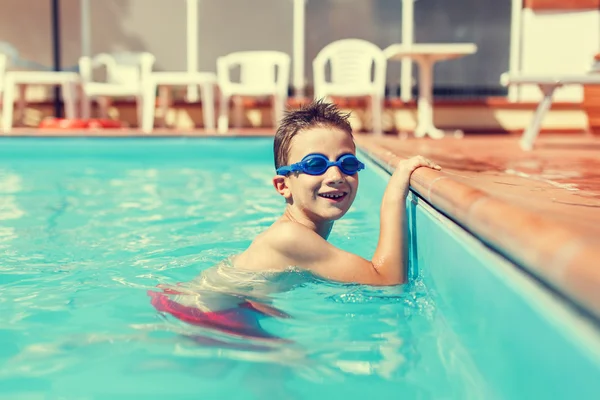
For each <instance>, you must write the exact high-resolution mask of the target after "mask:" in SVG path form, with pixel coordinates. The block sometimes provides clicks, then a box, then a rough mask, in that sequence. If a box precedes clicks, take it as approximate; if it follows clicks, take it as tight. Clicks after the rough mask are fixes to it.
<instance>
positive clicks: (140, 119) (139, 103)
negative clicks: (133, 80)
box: [135, 94, 144, 129]
mask: <svg viewBox="0 0 600 400" xmlns="http://www.w3.org/2000/svg"><path fill="white" fill-rule="evenodd" d="M135 108H136V110H135V111H136V113H137V127H138V129H143V126H144V96H143V95H141V94H138V95H137V96H135Z"/></svg>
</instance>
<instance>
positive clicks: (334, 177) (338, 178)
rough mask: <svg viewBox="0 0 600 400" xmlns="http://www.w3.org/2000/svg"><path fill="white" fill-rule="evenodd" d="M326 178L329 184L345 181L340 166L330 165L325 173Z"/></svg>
mask: <svg viewBox="0 0 600 400" xmlns="http://www.w3.org/2000/svg"><path fill="white" fill-rule="evenodd" d="M325 180H326V181H327V183H329V184H339V183H343V182H344V175H343V174H342V171H340V169H339V168H338V167H335V166H334V167H329V169H328V170H327V172H326V173H325Z"/></svg>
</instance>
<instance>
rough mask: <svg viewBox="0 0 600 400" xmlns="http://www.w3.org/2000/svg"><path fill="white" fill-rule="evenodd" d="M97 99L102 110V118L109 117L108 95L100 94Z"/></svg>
mask: <svg viewBox="0 0 600 400" xmlns="http://www.w3.org/2000/svg"><path fill="white" fill-rule="evenodd" d="M96 101H97V103H98V108H99V110H100V118H102V119H108V102H109V100H108V97H104V96H100V97H98V98H97V100H96Z"/></svg>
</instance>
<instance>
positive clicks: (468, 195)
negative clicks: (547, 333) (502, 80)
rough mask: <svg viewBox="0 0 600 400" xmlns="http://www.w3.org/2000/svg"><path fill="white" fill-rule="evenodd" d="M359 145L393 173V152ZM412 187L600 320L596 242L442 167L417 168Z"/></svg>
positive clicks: (362, 142)
mask: <svg viewBox="0 0 600 400" xmlns="http://www.w3.org/2000/svg"><path fill="white" fill-rule="evenodd" d="M356 142H357V144H358V146H359V147H360V148H361V150H363V151H364V152H365V153H367V154H368V155H370V156H371V157H374V158H375V159H377V160H378V161H379V162H380V163H381V164H382V165H383V166H385V168H386V169H387V170H388V171H393V170H394V167H395V163H397V162H398V160H399V158H398V156H396V155H395V154H394V153H393V152H391V151H389V150H387V149H385V148H383V147H381V146H379V145H377V144H374V143H371V142H370V141H369V140H368V138H364V137H360V136H359V137H357V138H356ZM411 187H412V188H413V189H414V190H415V191H416V192H417V193H418V194H419V195H420V196H422V197H423V198H425V199H427V201H428V202H429V203H431V204H432V205H433V206H434V207H435V208H436V209H438V210H439V211H441V212H442V213H444V214H445V215H447V216H448V217H450V218H451V219H453V220H454V221H455V222H457V223H458V224H459V225H461V226H463V227H464V228H465V229H467V230H468V231H470V232H472V233H473V234H475V235H476V236H478V237H479V238H480V239H481V240H482V241H484V242H485V243H487V244H489V245H490V246H491V247H493V248H495V249H497V250H498V251H499V252H500V253H502V254H504V255H505V256H506V257H508V258H509V259H511V260H513V261H514V262H515V263H517V264H518V265H520V266H522V267H523V268H524V269H525V270H527V271H528V272H530V273H531V274H533V275H534V276H536V277H538V278H539V279H541V280H542V281H544V282H546V283H547V284H548V285H550V286H552V287H554V288H555V289H556V290H558V291H559V292H561V293H563V294H564V295H565V296H566V297H568V298H570V299H571V300H572V301H574V302H575V303H576V304H578V305H579V306H581V307H583V308H584V309H586V310H588V311H589V312H591V313H592V314H594V315H595V316H596V317H598V318H600V268H598V262H599V260H600V241H598V239H596V238H590V237H589V236H586V235H584V234H583V233H582V232H578V231H576V230H574V229H572V228H571V227H569V226H567V225H563V224H561V223H560V222H558V221H554V220H550V219H548V218H544V217H543V216H541V215H539V214H536V213H534V212H531V211H529V210H527V209H525V208H522V207H520V206H517V205H513V204H509V203H507V202H505V201H503V200H500V199H498V198H495V197H494V196H493V195H491V194H489V193H486V192H484V191H482V190H479V189H476V188H474V187H471V186H469V185H466V184H464V183H462V182H458V181H456V180H454V179H453V178H452V176H451V175H447V174H446V173H445V172H444V171H443V170H442V171H434V170H430V169H424V168H421V169H418V170H417V171H415V172H414V173H413V175H412V178H411Z"/></svg>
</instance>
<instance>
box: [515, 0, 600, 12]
mask: <svg viewBox="0 0 600 400" xmlns="http://www.w3.org/2000/svg"><path fill="white" fill-rule="evenodd" d="M523 6H524V8H531V9H532V10H540V11H542V10H599V9H600V0H525V1H524V5H523Z"/></svg>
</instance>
